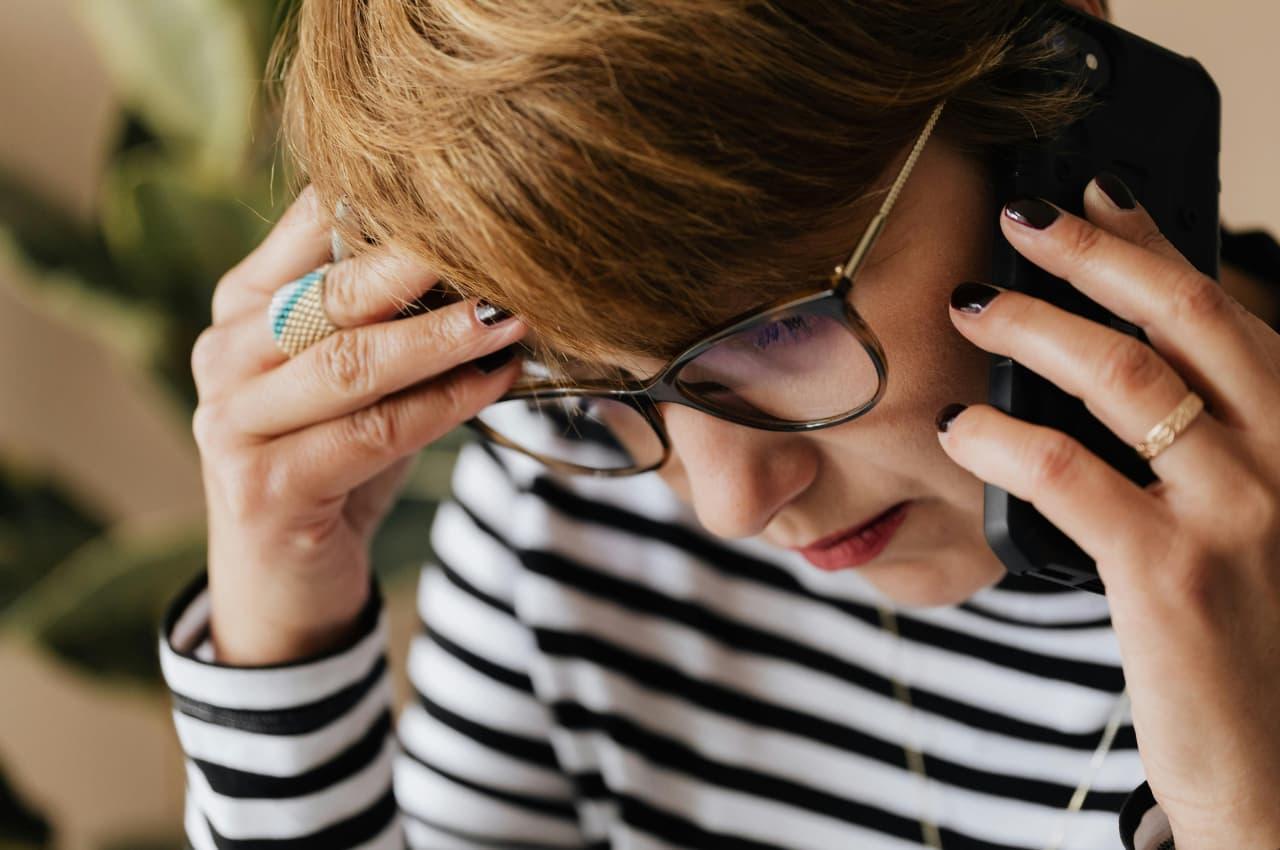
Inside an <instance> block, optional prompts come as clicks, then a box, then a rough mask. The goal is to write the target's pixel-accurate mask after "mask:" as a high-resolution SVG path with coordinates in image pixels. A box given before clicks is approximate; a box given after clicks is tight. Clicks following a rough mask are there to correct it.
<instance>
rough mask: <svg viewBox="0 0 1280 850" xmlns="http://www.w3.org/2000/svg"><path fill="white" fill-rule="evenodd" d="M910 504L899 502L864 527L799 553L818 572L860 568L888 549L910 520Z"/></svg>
mask: <svg viewBox="0 0 1280 850" xmlns="http://www.w3.org/2000/svg"><path fill="white" fill-rule="evenodd" d="M910 504H911V503H910V502H899V503H898V504H896V505H894V506H893V507H891V508H889V509H888V510H886V511H884V512H883V513H880V514H877V515H876V516H873V517H872V518H871V519H869V520H867V521H866V522H864V523H863V524H862V525H856V526H853V527H852V528H846V529H845V530H844V531H837V532H836V533H835V534H832V535H829V536H827V537H824V538H822V539H821V540H815V541H814V542H813V543H810V544H809V545H808V546H804V547H802V548H799V549H796V551H797V552H799V553H800V554H801V555H803V556H804V558H805V560H807V561H808V562H809V563H811V564H813V565H814V566H815V567H818V568H819V569H823V570H839V569H843V568H845V567H860V566H862V565H863V564H866V563H869V562H870V561H872V560H873V559H874V558H875V557H876V556H877V555H879V554H880V553H881V552H882V551H884V548H885V547H886V546H888V545H889V541H890V540H892V539H893V534H894V532H896V531H897V530H898V527H899V526H901V525H902V522H903V520H905V519H906V518H907V508H908V506H909V505H910Z"/></svg>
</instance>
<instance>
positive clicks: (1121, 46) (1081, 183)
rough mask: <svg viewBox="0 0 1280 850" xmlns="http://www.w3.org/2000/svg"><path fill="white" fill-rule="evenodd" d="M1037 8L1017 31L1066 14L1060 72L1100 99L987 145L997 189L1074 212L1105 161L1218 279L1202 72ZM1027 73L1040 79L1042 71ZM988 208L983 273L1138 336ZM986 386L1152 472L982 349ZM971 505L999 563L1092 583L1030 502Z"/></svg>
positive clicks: (1053, 394)
mask: <svg viewBox="0 0 1280 850" xmlns="http://www.w3.org/2000/svg"><path fill="white" fill-rule="evenodd" d="M1038 14H1039V16H1040V19H1039V20H1038V21H1037V22H1036V24H1035V25H1034V26H1033V27H1030V28H1029V29H1028V33H1029V35H1030V36H1034V35H1035V34H1036V33H1037V32H1038V33H1041V34H1042V33H1044V32H1046V31H1047V29H1046V28H1047V27H1050V26H1052V25H1054V24H1056V23H1061V24H1065V28H1064V29H1063V31H1062V33H1061V34H1060V35H1059V36H1058V37H1060V38H1066V39H1069V40H1070V42H1071V44H1072V46H1073V51H1072V53H1073V58H1072V62H1073V68H1072V69H1069V70H1070V72H1071V73H1079V74H1082V75H1084V76H1085V80H1086V84H1087V86H1088V87H1089V88H1090V89H1091V90H1092V91H1093V92H1094V93H1095V95H1096V96H1097V98H1098V99H1099V102H1100V103H1099V105H1098V106H1097V107H1095V108H1094V109H1093V111H1092V112H1090V114H1088V115H1087V116H1086V117H1085V118H1084V119H1082V120H1081V121H1079V122H1077V123H1076V124H1074V125H1072V126H1071V127H1070V128H1068V129H1067V130H1066V131H1065V132H1063V133H1061V134H1059V135H1058V136H1057V137H1055V138H1052V139H1047V140H1043V141H1042V142H1040V143H1035V144H1029V145H1023V146H1019V147H1013V148H1006V149H1003V150H1000V151H998V152H997V153H996V155H995V159H994V162H993V163H992V165H993V171H992V173H993V175H995V181H996V185H995V189H996V200H997V201H998V202H999V203H1001V204H1003V203H1005V202H1007V201H1009V200H1013V199H1015V198H1021V197H1041V198H1044V199H1046V200H1048V201H1051V202H1053V203H1055V204H1057V205H1058V206H1060V207H1062V208H1063V209H1065V210H1067V211H1069V212H1071V213H1074V214H1076V215H1083V194H1084V188H1085V186H1086V185H1087V184H1088V182H1089V181H1090V180H1091V179H1092V178H1093V177H1094V176H1095V175H1096V174H1098V173H1099V172H1102V171H1111V172H1113V173H1115V174H1117V175H1119V176H1120V178H1121V179H1123V180H1124V181H1125V183H1127V184H1128V185H1129V187H1130V188H1131V189H1132V190H1133V193H1134V195H1135V196H1136V197H1137V199H1138V202H1139V203H1140V204H1142V205H1143V206H1144V207H1145V208H1146V209H1147V211H1148V212H1150V213H1151V215H1152V217H1153V218H1154V219H1155V222H1156V224H1157V225H1159V227H1160V229H1161V231H1162V232H1163V233H1164V234H1165V236H1166V237H1167V238H1168V239H1169V240H1170V241H1171V242H1172V243H1173V244H1174V245H1175V246H1176V247H1177V248H1178V250H1179V251H1181V252H1182V254H1183V255H1184V256H1185V257H1186V258H1187V259H1188V260H1190V261H1191V263H1192V264H1194V265H1195V266H1196V268H1198V269H1199V270H1200V271H1202V272H1204V273H1205V274H1206V275H1208V276H1209V277H1211V278H1213V279H1214V280H1217V277H1218V256H1219V250H1220V245H1219V242H1220V231H1219V225H1218V194H1219V179H1218V152H1219V138H1220V113H1221V104H1220V99H1219V94H1218V89H1217V87H1216V86H1215V84H1214V82H1213V80H1212V78H1210V76H1209V75H1208V74H1207V73H1206V72H1205V70H1204V69H1203V68H1202V67H1201V66H1200V64H1199V63H1197V62H1196V61H1195V60H1194V59H1190V58H1188V57H1184V56H1179V55H1178V54H1175V53H1172V52H1170V51H1169V50H1166V49H1165V48H1163V47H1160V46H1159V45H1156V44H1153V43H1152V42H1150V41H1146V40H1145V39H1142V38H1140V37H1138V36H1136V35H1134V34H1132V33H1129V32H1126V31H1125V30H1122V29H1120V28H1118V27H1116V26H1113V25H1111V24H1108V23H1106V22H1105V21H1101V20H1098V19H1097V18H1094V17H1093V16H1091V15H1085V14H1082V13H1079V12H1075V11H1074V10H1071V9H1068V8H1066V7H1063V6H1060V5H1058V4H1051V5H1050V6H1047V7H1045V8H1044V9H1042V10H1041V11H1040V12H1039V13H1038ZM1028 84H1029V85H1032V86H1034V85H1050V84H1053V83H1052V82H1051V81H1050V80H1049V78H1048V77H1047V76H1046V77H1042V78H1039V80H1038V81H1037V80H1029V81H1028ZM1057 84H1061V78H1059V80H1058V83H1057ZM998 219H999V217H998V215H992V221H993V222H996V224H995V228H994V238H993V246H992V247H993V254H992V280H993V282H994V283H996V284H997V285H999V286H1002V287H1005V288H1007V289H1015V290H1018V291H1021V292H1026V293H1028V294H1030V295H1034V296H1036V297H1038V298H1042V299H1044V300H1046V301H1049V302H1051V303H1053V304H1055V305H1057V306H1059V307H1062V308H1064V309H1066V310H1069V311H1071V312H1073V313H1078V314H1080V315H1083V316H1086V317H1088V318H1091V319H1093V320H1095V321H1098V322H1101V323H1102V324H1105V325H1109V326H1111V327H1113V328H1116V329H1118V330H1120V331H1122V332H1124V333H1128V334H1131V335H1132V336H1135V337H1137V338H1138V339H1140V340H1142V341H1143V342H1147V338H1146V335H1145V334H1143V333H1142V331H1141V329H1139V328H1137V327H1134V326H1133V325H1131V324H1129V323H1128V322H1125V321H1123V320H1122V319H1120V318H1118V317H1117V316H1115V315H1114V314H1112V313H1110V312H1108V311H1106V310H1104V309H1103V308H1102V307H1100V306H1099V305H1098V304H1097V303H1095V302H1093V301H1091V300H1089V299H1088V298H1086V297H1084V296H1083V295H1082V294H1081V293H1080V292H1079V291H1078V290H1076V289H1075V288H1074V287H1073V286H1071V284H1069V283H1067V282H1065V281H1062V280H1060V279H1058V278H1056V277H1053V276H1052V275H1050V274H1049V273H1047V272H1045V271H1044V270H1042V269H1040V268H1039V267H1038V266H1036V265H1034V264H1033V263H1031V262H1030V261H1028V260H1026V259H1025V258H1023V257H1022V256H1021V255H1020V254H1018V253H1017V252H1016V251H1014V250H1013V248H1012V247H1011V246H1010V245H1009V243H1008V241H1007V240H1006V239H1005V238H1004V235H1003V234H1002V233H1001V232H1000V228H999V223H998ZM988 395H989V401H990V402H991V404H992V405H994V406H995V407H997V408H999V409H1001V410H1003V411H1005V412H1007V413H1009V414H1011V415H1013V416H1015V417H1017V418H1018V419H1023V420H1026V421H1029V422H1034V423H1038V424H1041V425H1046V426H1048V427H1051V428H1055V429H1057V430H1060V431H1063V432H1065V433H1067V434H1069V435H1071V436H1072V437H1074V438H1075V439H1077V440H1079V441H1080V442H1081V443H1082V444H1083V445H1084V446H1085V447H1086V448H1088V449H1089V450H1090V451H1092V452H1093V453H1095V454H1097V455H1098V456H1099V457H1101V458H1102V459H1103V460H1104V461H1106V462H1107V463H1109V464H1111V465H1112V466H1114V467H1115V468H1117V469H1118V470H1120V471H1121V472H1122V473H1123V474H1124V475H1126V476H1127V477H1128V478H1129V479H1130V480H1132V481H1134V482H1136V483H1138V484H1139V485H1142V486H1145V485H1147V484H1149V483H1151V482H1152V481H1154V480H1155V475H1154V473H1153V472H1152V471H1151V467H1150V465H1149V464H1148V463H1147V462H1145V461H1144V460H1142V459H1141V458H1140V457H1139V456H1138V454H1137V453H1136V452H1135V451H1134V450H1133V448H1132V447H1131V446H1129V445H1127V444H1126V443H1124V442H1122V441H1121V440H1120V439H1119V438H1118V437H1116V436H1115V435H1114V434H1113V433H1112V432H1111V431H1110V430H1109V429H1107V428H1106V427H1105V426H1104V425H1102V423H1100V422H1099V421H1098V420H1097V419H1096V418H1094V417H1093V415H1092V414H1090V413H1089V411H1088V410H1087V409H1086V408H1085V406H1084V403H1083V402H1081V401H1080V400H1078V399H1076V398H1074V397H1073V396H1071V395H1068V394H1067V393H1065V392H1063V391H1062V390H1060V389H1058V388H1057V387H1056V386H1054V385H1053V384H1051V383H1050V382H1049V381H1047V380H1045V379H1044V378H1042V377H1040V376H1039V375H1037V374H1036V373H1034V372H1032V371H1030V370H1029V369H1027V368H1026V367H1024V366H1022V365H1021V364H1019V363H1016V362H1014V361H1012V360H1011V359H1009V358H1008V357H1000V356H996V357H994V358H993V360H992V364H991V369H990V383H989V394H988ZM1153 424H1154V423H1153ZM984 511H985V522H984V525H985V533H986V537H987V542H988V544H989V545H990V546H991V549H992V550H993V551H994V552H995V553H996V555H997V556H998V557H999V558H1000V560H1001V561H1003V562H1004V565H1005V567H1006V569H1007V570H1008V571H1009V572H1011V573H1014V574H1018V575H1030V576H1034V577H1037V578H1041V579H1046V580H1048V581H1051V582H1056V583H1059V584H1065V585H1068V586H1070V587H1077V588H1082V589H1084V590H1090V591H1093V592H1095V593H1104V592H1105V590H1104V587H1103V585H1102V582H1101V580H1100V579H1099V576H1098V572H1097V569H1096V567H1095V565H1094V562H1093V559H1091V558H1090V557H1089V556H1088V555H1087V554H1086V553H1085V552H1084V551H1083V550H1082V549H1081V548H1080V547H1079V546H1078V545H1076V543H1075V542H1074V541H1072V540H1071V539H1070V538H1069V537H1067V535H1066V534H1064V533H1063V532H1062V531H1061V530H1059V529H1058V528H1057V527H1056V526H1054V525H1053V524H1052V523H1050V522H1049V521H1048V520H1047V519H1046V518H1045V517H1044V516H1043V515H1042V514H1041V513H1040V512H1039V511H1037V510H1036V509H1035V508H1034V507H1033V506H1032V505H1031V504H1030V503H1029V502H1026V501H1023V500H1022V499H1019V498H1017V497H1015V496H1013V495H1012V494H1010V493H1008V492H1007V491H1005V490H1001V489H999V488H998V487H995V486H993V485H990V484H988V485H987V486H986V488H985V504H984Z"/></svg>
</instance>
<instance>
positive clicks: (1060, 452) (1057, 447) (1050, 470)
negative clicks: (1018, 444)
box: [1028, 433, 1080, 491]
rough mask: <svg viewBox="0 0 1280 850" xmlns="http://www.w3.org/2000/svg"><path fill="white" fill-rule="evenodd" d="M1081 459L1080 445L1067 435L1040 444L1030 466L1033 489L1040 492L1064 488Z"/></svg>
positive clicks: (1051, 437) (1057, 436) (1034, 451)
mask: <svg viewBox="0 0 1280 850" xmlns="http://www.w3.org/2000/svg"><path fill="white" fill-rule="evenodd" d="M1079 457H1080V451H1079V446H1078V444H1077V443H1076V441H1075V440H1073V439H1071V438H1070V437H1068V436H1067V435H1066V434H1061V433H1058V434H1056V435H1052V436H1049V437H1048V438H1046V439H1045V440H1043V441H1042V442H1040V443H1038V444H1037V445H1036V446H1035V448H1034V449H1032V457H1031V462H1030V464H1029V466H1028V468H1029V469H1030V470H1031V483H1032V487H1033V488H1034V489H1035V490H1036V491H1039V490H1041V489H1048V488H1055V487H1061V486H1063V484H1064V482H1065V481H1066V480H1067V479H1068V478H1069V477H1070V475H1071V472H1072V470H1073V469H1074V467H1075V464H1076V462H1077V461H1078V460H1079Z"/></svg>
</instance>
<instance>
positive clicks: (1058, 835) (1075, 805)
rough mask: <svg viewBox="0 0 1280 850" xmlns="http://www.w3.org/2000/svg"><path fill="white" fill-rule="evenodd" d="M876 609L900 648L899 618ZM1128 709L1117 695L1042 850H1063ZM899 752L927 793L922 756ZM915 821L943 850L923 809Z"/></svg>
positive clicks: (902, 689)
mask: <svg viewBox="0 0 1280 850" xmlns="http://www.w3.org/2000/svg"><path fill="white" fill-rule="evenodd" d="M877 607H878V608H879V609H880V625H881V627H882V628H884V629H886V630H888V631H891V632H893V637H894V646H895V647H901V640H902V635H901V634H900V633H899V632H898V618H897V617H896V616H894V613H893V611H892V610H891V609H889V608H886V607H885V606H884V605H877ZM889 681H890V682H892V683H893V693H894V696H895V697H897V698H898V701H899V702H901V703H902V704H903V705H905V706H906V707H907V717H908V720H909V722H911V723H912V725H914V721H915V707H914V706H913V705H912V704H911V691H910V690H909V689H908V688H907V686H906V685H904V684H903V683H902V682H900V681H898V679H897V677H896V676H893V675H892V674H891V675H890V676H889ZM1128 705H1129V692H1128V690H1127V689H1126V690H1123V691H1121V692H1120V696H1119V698H1118V699H1117V700H1116V703H1115V705H1114V706H1113V707H1112V709H1111V716H1110V717H1108V718H1107V726H1106V728H1105V729H1104V730H1103V732H1102V739H1101V740H1100V741H1099V742H1098V747H1097V749H1095V750H1094V752H1093V757H1092V758H1091V759H1090V760H1089V766H1088V768H1087V769H1086V770H1085V774H1084V776H1083V777H1081V779H1080V784H1079V785H1077V786H1076V790H1075V793H1074V794H1072V795H1071V801H1070V802H1069V803H1067V808H1066V809H1065V810H1064V811H1063V813H1062V815H1061V817H1060V818H1059V820H1058V825H1057V826H1056V827H1055V829H1054V835H1053V838H1051V839H1050V841H1049V843H1048V844H1046V845H1045V847H1044V850H1058V848H1059V847H1061V846H1062V840H1063V838H1065V837H1066V829H1067V816H1068V815H1070V814H1072V813H1074V812H1076V811H1079V809H1080V807H1081V806H1082V805H1083V804H1084V798H1085V797H1086V796H1087V795H1088V793H1089V787H1090V786H1091V785H1092V784H1093V780H1094V777H1096V776H1097V774H1098V769H1099V768H1101V767H1102V760H1103V759H1104V758H1106V755H1107V753H1108V752H1109V751H1110V750H1111V745H1112V743H1113V742H1114V741H1115V738H1116V732H1117V731H1119V729H1120V723H1121V721H1122V720H1123V719H1124V715H1125V709H1127V708H1128ZM902 751H903V753H904V754H905V755H906V757H907V766H908V767H909V768H911V771H912V772H913V773H915V774H916V775H917V776H919V777H920V780H921V784H922V785H923V786H924V787H925V788H926V790H927V788H928V784H929V777H928V775H927V774H926V773H925V771H924V756H923V755H922V754H921V753H920V751H919V750H917V749H916V748H915V747H914V746H912V742H911V741H906V742H905V743H903V745H902ZM917 819H918V820H919V821H920V837H921V839H922V840H923V841H924V843H925V846H926V847H931V848H933V850H943V847H942V836H941V834H940V833H939V831H938V826H937V824H935V823H934V822H933V821H931V820H928V819H927V818H925V817H924V807H923V806H922V807H921V814H920V816H919V817H918V818H917Z"/></svg>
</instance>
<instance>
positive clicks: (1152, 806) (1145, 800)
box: [1120, 782, 1174, 850]
mask: <svg viewBox="0 0 1280 850" xmlns="http://www.w3.org/2000/svg"><path fill="white" fill-rule="evenodd" d="M1120 840H1121V841H1123V842H1124V847H1125V850H1174V844H1173V829H1172V828H1171V827H1170V826H1169V818H1168V817H1166V816H1165V813H1164V811H1163V810H1162V809H1161V808H1160V804H1159V803H1157V802H1156V799H1155V797H1154V796H1153V795H1152V794H1151V786H1150V785H1148V784H1147V783H1146V782H1143V783H1142V784H1141V785H1139V786H1138V787H1137V788H1135V789H1133V791H1131V792H1130V793H1129V796H1128V797H1126V798H1125V801H1124V805H1123V806H1121V807H1120Z"/></svg>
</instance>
